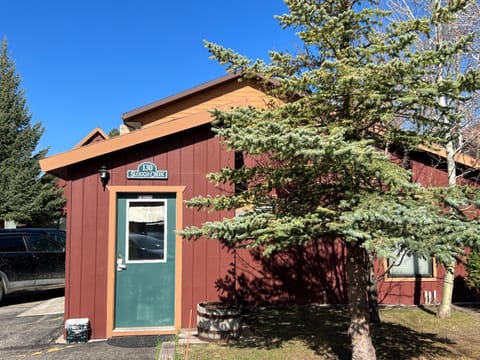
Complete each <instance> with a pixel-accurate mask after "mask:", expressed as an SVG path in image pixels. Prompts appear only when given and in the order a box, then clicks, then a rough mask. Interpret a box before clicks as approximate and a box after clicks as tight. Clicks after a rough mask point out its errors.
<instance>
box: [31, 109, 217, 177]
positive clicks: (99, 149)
mask: <svg viewBox="0 0 480 360" xmlns="http://www.w3.org/2000/svg"><path fill="white" fill-rule="evenodd" d="M211 121H212V117H211V114H210V113H208V112H200V113H196V114H192V115H189V116H185V117H183V118H177V119H173V120H170V121H166V122H163V123H161V124H158V125H153V126H150V127H146V128H143V129H139V130H135V131H132V132H130V133H128V134H125V135H121V136H116V137H113V138H110V139H106V140H104V141H101V142H97V143H93V144H89V145H85V146H82V147H77V148H74V149H72V150H69V151H66V152H63V153H60V154H57V155H53V156H50V157H48V158H45V159H42V160H40V167H41V169H42V171H44V172H49V173H51V174H54V175H56V176H58V177H60V178H63V179H65V178H66V177H65V171H64V169H65V168H66V167H68V166H71V165H74V164H77V163H80V162H82V161H86V160H89V159H93V158H96V157H99V156H102V155H106V154H110V153H113V152H115V151H119V150H124V149H126V148H129V147H131V146H135V145H139V144H142V143H146V142H148V141H152V140H155V139H158V138H160V137H164V136H168V135H171V134H175V133H178V132H181V131H184V130H188V129H191V128H194V127H197V126H201V125H205V124H208V123H210V122H211Z"/></svg>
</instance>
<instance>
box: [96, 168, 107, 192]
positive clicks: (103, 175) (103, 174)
mask: <svg viewBox="0 0 480 360" xmlns="http://www.w3.org/2000/svg"><path fill="white" fill-rule="evenodd" d="M98 175H100V181H101V182H102V187H103V191H105V187H106V186H107V184H108V180H110V173H109V172H108V170H107V167H106V166H102V167H101V168H100V170H98Z"/></svg>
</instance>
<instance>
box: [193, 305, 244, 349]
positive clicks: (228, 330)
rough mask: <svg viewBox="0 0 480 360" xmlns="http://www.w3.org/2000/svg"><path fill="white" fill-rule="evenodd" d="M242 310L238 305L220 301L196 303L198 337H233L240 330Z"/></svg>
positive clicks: (222, 338) (226, 338) (202, 338)
mask: <svg viewBox="0 0 480 360" xmlns="http://www.w3.org/2000/svg"><path fill="white" fill-rule="evenodd" d="M241 315H242V310H241V308H240V307H237V306H231V305H227V304H223V303H220V302H204V303H200V304H198V305H197V330H198V337H199V339H201V340H205V341H227V340H229V339H235V338H236V337H238V335H239V332H240V323H241Z"/></svg>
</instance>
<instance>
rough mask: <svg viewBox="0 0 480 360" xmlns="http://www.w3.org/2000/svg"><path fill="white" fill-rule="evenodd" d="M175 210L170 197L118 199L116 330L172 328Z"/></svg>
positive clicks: (165, 195) (122, 197)
mask: <svg viewBox="0 0 480 360" xmlns="http://www.w3.org/2000/svg"><path fill="white" fill-rule="evenodd" d="M175 208H176V207H175V195H174V194H119V196H118V198H117V249H116V258H117V260H116V281H115V329H116V330H119V329H129V330H134V328H161V327H167V328H171V327H173V326H174V313H175V232H174V231H175V222H176V219H175Z"/></svg>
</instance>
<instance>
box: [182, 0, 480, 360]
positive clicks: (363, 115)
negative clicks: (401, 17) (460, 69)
mask: <svg viewBox="0 0 480 360" xmlns="http://www.w3.org/2000/svg"><path fill="white" fill-rule="evenodd" d="M285 2H286V4H287V6H288V8H289V13H287V14H284V15H281V16H279V17H278V19H279V21H280V24H281V25H282V26H283V27H284V28H287V27H291V28H294V29H295V30H296V31H297V35H298V37H299V38H300V40H301V41H302V42H303V50H301V51H298V53H295V54H292V53H288V52H271V53H270V62H269V63H268V64H267V63H265V62H264V61H261V60H257V61H255V62H252V61H250V60H249V59H248V58H245V57H244V56H241V55H239V54H237V53H235V52H234V51H232V50H230V49H226V48H224V47H221V46H218V45H216V44H213V43H208V42H207V43H206V45H207V48H208V49H209V51H210V52H211V53H212V55H213V57H214V58H216V59H217V60H219V61H220V62H221V63H223V64H226V65H227V69H228V70H229V71H232V72H237V71H240V72H242V73H243V74H244V76H245V77H255V78H257V79H258V80H259V81H262V82H265V84H266V85H268V86H266V88H269V89H271V90H270V94H271V95H272V96H274V97H275V98H278V99H282V100H284V104H281V105H278V104H275V103H272V105H271V106H270V107H268V108H266V109H254V108H237V109H232V110H231V111H228V112H222V111H214V113H213V114H214V116H215V122H214V125H215V128H214V130H215V131H216V132H217V135H218V136H219V137H220V138H221V139H222V140H223V141H224V142H225V143H226V145H227V146H228V148H229V149H231V150H232V151H235V152H237V153H239V154H243V156H244V157H245V164H246V165H245V166H241V167H239V168H226V169H223V170H222V171H221V172H220V173H218V174H211V175H210V178H211V179H212V181H214V182H217V183H224V182H227V183H233V184H237V185H241V187H242V189H245V190H244V191H237V192H236V193H232V194H224V195H221V196H218V197H197V198H194V199H191V200H190V201H189V205H190V206H192V207H199V208H212V209H214V210H222V209H232V208H236V207H247V208H250V209H251V211H250V212H247V213H246V214H245V215H243V216H241V217H236V218H233V219H225V220H223V221H216V222H208V223H205V224H204V225H203V226H202V227H201V228H196V227H192V228H188V229H185V231H184V232H183V234H184V235H185V236H186V237H188V238H198V237H201V236H206V237H208V238H213V239H220V240H222V241H226V242H228V243H231V244H235V245H236V246H244V247H247V248H248V247H261V248H262V249H264V253H265V255H274V254H275V252H276V251H278V250H281V249H283V248H286V247H289V246H292V245H299V244H308V243H309V242H310V241H312V239H320V240H323V241H331V239H334V238H335V239H338V240H340V241H341V242H342V243H343V245H344V246H345V248H346V249H347V253H348V255H347V260H346V274H347V294H348V300H349V310H350V314H351V324H350V328H349V334H350V335H351V339H352V358H353V359H375V349H374V347H373V344H372V341H371V337H370V323H369V313H368V306H367V296H366V294H367V279H368V275H369V271H368V269H369V266H370V264H371V260H372V259H374V258H376V257H389V258H392V259H393V258H396V257H397V256H398V255H399V253H400V254H416V255H418V256H423V257H430V256H433V255H435V257H436V259H437V261H440V262H442V263H445V264H447V263H450V262H451V261H452V260H453V259H454V258H455V257H456V256H457V255H458V254H460V253H461V252H462V246H463V245H464V244H465V243H468V242H469V241H475V240H478V237H479V230H480V225H479V224H478V222H477V221H476V220H474V219H471V218H469V217H468V216H467V215H468V214H465V212H464V211H463V210H464V208H463V206H464V205H466V204H467V203H469V202H472V201H474V200H475V199H476V198H477V195H476V193H475V191H473V190H472V189H468V188H465V187H460V186H457V187H452V188H444V189H436V188H422V187H421V186H419V185H417V184H411V182H410V173H409V172H408V171H407V170H405V169H403V168H402V167H401V166H399V165H398V164H397V163H395V162H392V161H391V159H390V158H389V156H388V153H389V152H388V151H386V150H390V151H392V150H393V149H394V145H395V146H397V148H400V149H407V150H408V149H409V148H411V147H414V146H418V145H420V144H426V143H429V142H431V141H437V140H438V141H441V139H442V138H441V135H442V134H441V131H442V127H441V126H434V125H441V124H439V121H438V118H437V117H436V116H434V115H435V114H429V113H425V112H424V111H422V109H423V108H424V107H425V106H429V107H431V108H434V109H437V110H438V111H441V112H442V114H443V115H444V116H445V117H447V118H449V117H451V118H452V119H453V118H454V117H455V116H456V109H455V108H454V107H450V106H449V105H448V104H441V103H440V102H439V99H440V98H441V97H442V96H448V98H450V99H456V100H458V101H462V99H463V97H464V95H465V93H466V92H469V91H472V90H474V89H475V88H476V87H477V85H478V84H477V81H476V77H477V72H476V71H470V72H466V73H465V74H463V75H462V76H461V77H458V78H455V79H453V78H448V79H437V80H435V81H430V80H428V81H427V80H426V79H432V78H433V79H435V77H429V76H426V75H427V73H428V72H429V71H434V70H433V69H434V66H433V65H434V64H438V63H442V62H445V61H448V60H449V59H450V58H451V56H454V54H455V53H457V52H460V51H463V49H464V47H465V46H464V45H465V43H464V42H463V40H462V41H461V42H460V43H449V44H444V45H443V46H442V47H439V48H437V49H433V50H432V51H430V52H418V51H417V49H416V47H415V44H416V41H417V40H418V39H419V38H421V37H427V36H429V35H430V34H431V32H432V29H433V28H434V27H435V26H436V24H437V23H442V22H445V21H448V20H449V19H450V17H449V14H450V13H452V12H455V11H458V9H459V8H461V6H463V5H464V2H462V1H457V2H455V4H453V5H452V4H451V5H449V6H447V7H439V8H438V9H436V12H435V14H434V15H433V16H432V17H424V18H421V19H414V20H407V21H398V22H392V21H390V20H389V19H388V18H387V16H388V15H389V13H388V12H385V11H382V10H379V9H378V7H377V6H376V5H377V3H376V2H375V1H360V0H331V1H323V0H286V1H285ZM399 118H403V119H407V120H408V121H406V122H404V124H405V125H404V126H403V127H399V125H398V124H399V121H398V119H399ZM432 128H436V129H440V133H438V134H437V133H434V132H432V131H430V129H432Z"/></svg>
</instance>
